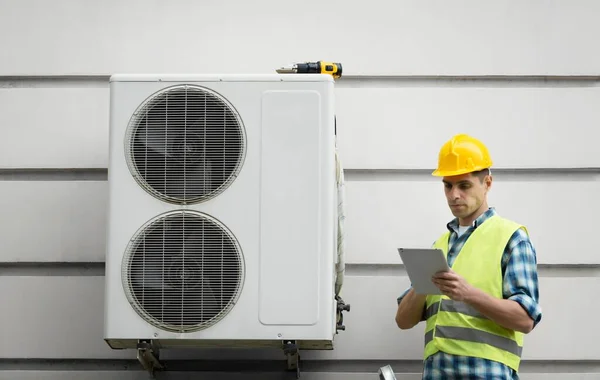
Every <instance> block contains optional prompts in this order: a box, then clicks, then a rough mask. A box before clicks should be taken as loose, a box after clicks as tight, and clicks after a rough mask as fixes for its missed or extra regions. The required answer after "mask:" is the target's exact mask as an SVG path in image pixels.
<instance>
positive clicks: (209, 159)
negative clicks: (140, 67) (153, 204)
mask: <svg viewBox="0 0 600 380" xmlns="http://www.w3.org/2000/svg"><path fill="white" fill-rule="evenodd" d="M125 147H126V148H125V149H126V157H127V163H128V166H129V168H130V170H131V172H132V174H133V175H134V177H135V178H136V180H137V181H138V183H139V184H140V185H141V186H142V187H144V188H145V189H146V190H147V191H148V192H149V193H151V194H152V195H154V196H156V197H158V198H159V199H162V200H164V201H167V202H171V203H175V204H190V203H198V202H202V201H206V200H208V199H210V198H212V197H214V196H216V195H218V194H219V193H221V192H222V191H224V190H225V189H226V188H227V187H228V186H229V185H230V184H231V182H232V181H233V180H234V179H235V177H236V176H237V174H238V172H239V170H240V168H241V165H242V162H243V157H244V152H245V137H244V130H243V125H242V122H241V119H240V118H239V116H238V115H237V113H236V111H235V110H234V109H233V107H232V106H231V105H229V104H228V103H227V101H226V100H225V99H223V98H222V97H221V96H220V95H218V94H216V93H215V92H212V91H210V90H208V89H206V88H203V87H199V86H193V85H181V86H173V87H169V88H167V89H164V90H162V91H160V92H158V93H157V94H154V95H153V96H151V97H150V98H149V99H147V100H146V102H144V103H143V104H142V105H141V106H140V107H139V108H138V110H137V111H136V112H135V114H134V116H133V117H132V119H131V121H130V123H129V127H128V131H127V136H126V140H125Z"/></svg>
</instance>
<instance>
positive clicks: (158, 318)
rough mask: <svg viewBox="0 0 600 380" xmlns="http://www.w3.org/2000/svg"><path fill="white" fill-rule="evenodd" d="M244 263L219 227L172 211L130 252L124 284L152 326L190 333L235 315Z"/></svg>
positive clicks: (144, 230) (208, 220) (149, 228)
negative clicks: (234, 310)
mask: <svg viewBox="0 0 600 380" xmlns="http://www.w3.org/2000/svg"><path fill="white" fill-rule="evenodd" d="M243 269H244V268H243V260H242V257H241V251H240V248H239V245H238V244H237V241H236V240H235V238H234V237H233V235H232V234H231V233H230V232H229V231H228V230H227V229H226V228H225V227H224V226H223V225H222V224H220V223H219V222H218V221H216V220H215V219H213V218H211V217H209V216H208V215H205V214H202V213H199V212H195V211H181V210H180V211H172V212H169V213H166V214H163V215H161V216H159V217H157V218H155V219H153V220H151V221H150V222H148V223H147V224H146V225H145V226H144V227H142V228H141V229H140V231H139V232H138V233H137V234H136V236H134V238H133V239H132V240H131V242H130V244H129V245H128V247H127V250H126V252H125V257H124V265H123V273H122V278H123V284H124V287H125V291H126V294H127V297H128V300H129V302H130V303H131V305H132V306H133V307H134V308H135V309H136V311H137V312H138V313H139V314H140V316H142V318H144V319H145V320H147V321H148V322H149V323H151V324H152V325H154V326H156V327H159V328H161V329H164V330H169V331H178V332H190V331H197V330H200V329H203V328H206V327H208V326H210V325H212V324H214V323H216V322H217V321H218V320H220V319H221V318H223V317H224V315H225V314H227V313H228V312H229V310H231V308H232V307H233V305H234V304H235V302H236V300H237V297H238V295H239V292H240V289H241V286H242V283H243V278H244V270H243Z"/></svg>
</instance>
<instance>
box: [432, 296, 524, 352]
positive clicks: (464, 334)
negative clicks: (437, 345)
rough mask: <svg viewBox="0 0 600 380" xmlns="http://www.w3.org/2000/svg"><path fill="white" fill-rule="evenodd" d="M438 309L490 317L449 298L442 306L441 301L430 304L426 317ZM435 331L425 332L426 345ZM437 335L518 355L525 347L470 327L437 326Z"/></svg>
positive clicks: (484, 317)
mask: <svg viewBox="0 0 600 380" xmlns="http://www.w3.org/2000/svg"><path fill="white" fill-rule="evenodd" d="M438 309H439V310H440V311H447V312H453V313H461V314H465V315H468V316H471V317H477V318H483V319H489V318H487V317H486V316H485V315H483V314H481V313H480V312H478V311H477V310H475V309H473V308H472V307H471V306H469V305H467V304H466V303H464V302H459V301H453V300H449V299H443V300H442V301H441V307H440V302H439V301H438V302H436V303H434V304H432V305H431V306H429V307H428V308H427V311H426V312H425V318H430V317H432V316H434V315H435V314H437V312H438ZM433 331H434V330H430V331H428V332H427V333H426V334H425V346H426V345H427V343H429V342H430V341H431V340H432V339H433ZM435 336H436V337H439V338H446V339H457V340H464V341H467V342H475V343H484V344H489V345H490V346H494V347H496V348H499V349H501V350H504V351H508V352H510V353H511V354H514V355H517V356H521V352H522V351H523V347H520V346H519V345H518V344H517V342H515V341H514V340H512V339H509V338H505V337H503V336H499V335H495V334H492V333H489V332H486V331H482V330H478V329H472V328H468V327H456V326H436V327H435Z"/></svg>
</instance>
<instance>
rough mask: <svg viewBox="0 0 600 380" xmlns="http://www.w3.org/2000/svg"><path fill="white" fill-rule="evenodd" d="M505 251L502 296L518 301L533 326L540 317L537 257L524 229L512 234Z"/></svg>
mask: <svg viewBox="0 0 600 380" xmlns="http://www.w3.org/2000/svg"><path fill="white" fill-rule="evenodd" d="M506 253H507V255H504V256H505V259H504V260H505V262H506V263H505V265H503V266H505V271H504V281H503V293H504V298H506V299H509V300H513V301H516V302H518V303H519V304H520V305H521V306H522V307H523V309H525V311H526V312H527V313H528V314H529V316H530V317H531V319H533V321H534V323H533V326H534V327H535V326H536V325H537V324H538V323H539V322H540V320H541V319H542V308H541V306H540V305H539V281H538V272H537V258H536V251H535V248H534V247H533V244H532V243H531V240H530V239H529V236H528V235H527V233H526V232H525V231H523V230H522V229H519V230H517V231H516V232H515V233H514V234H513V236H512V238H511V239H510V241H509V243H508V245H507V247H506ZM503 264H504V263H503Z"/></svg>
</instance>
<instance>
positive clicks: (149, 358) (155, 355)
mask: <svg viewBox="0 0 600 380" xmlns="http://www.w3.org/2000/svg"><path fill="white" fill-rule="evenodd" d="M159 356H160V353H159V349H158V347H156V346H155V345H154V343H153V342H152V341H148V340H139V341H138V344H137V359H138V361H139V362H140V364H141V365H142V367H144V369H145V370H146V371H148V373H149V374H150V378H151V379H153V378H154V374H155V371H156V370H162V369H164V368H165V366H164V365H163V364H162V363H161V362H160V359H159Z"/></svg>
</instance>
